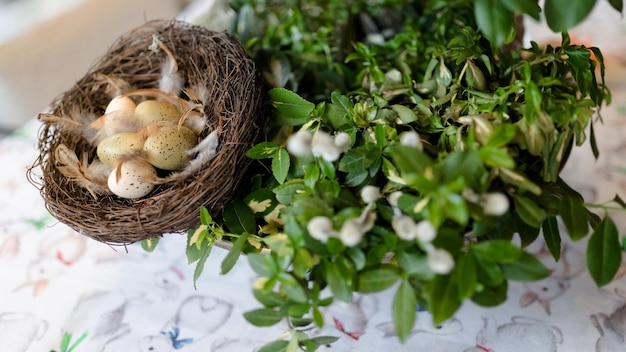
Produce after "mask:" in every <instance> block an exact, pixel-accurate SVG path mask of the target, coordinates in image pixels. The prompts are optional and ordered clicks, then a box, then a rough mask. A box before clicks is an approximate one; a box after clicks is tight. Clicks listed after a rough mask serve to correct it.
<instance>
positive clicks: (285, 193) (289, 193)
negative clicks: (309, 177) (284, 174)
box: [274, 179, 304, 205]
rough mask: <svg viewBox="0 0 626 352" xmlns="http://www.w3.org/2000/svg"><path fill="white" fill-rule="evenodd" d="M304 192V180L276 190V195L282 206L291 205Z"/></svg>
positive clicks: (290, 181) (298, 180) (292, 182)
mask: <svg viewBox="0 0 626 352" xmlns="http://www.w3.org/2000/svg"><path fill="white" fill-rule="evenodd" d="M302 190H304V180H302V179H295V180H289V181H287V182H285V183H283V184H282V185H280V186H278V187H276V188H274V194H276V200H277V201H278V202H280V203H281V204H285V205H291V203H292V202H293V201H294V200H295V198H296V197H297V196H298V194H299V192H300V191H302Z"/></svg>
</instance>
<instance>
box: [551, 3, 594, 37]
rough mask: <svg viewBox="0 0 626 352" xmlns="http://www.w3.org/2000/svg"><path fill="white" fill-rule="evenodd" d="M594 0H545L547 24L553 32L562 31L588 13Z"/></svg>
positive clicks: (572, 25)
mask: <svg viewBox="0 0 626 352" xmlns="http://www.w3.org/2000/svg"><path fill="white" fill-rule="evenodd" d="M595 3H596V0H546V2H545V4H544V12H545V16H546V21H547V22H548V26H549V27H550V29H551V30H552V31H554V32H557V33H558V32H564V31H567V30H568V29H570V28H572V27H574V26H575V25H577V24H579V23H580V22H581V21H582V20H583V19H585V18H586V17H587V15H589V13H590V12H591V9H593V6H594V5H595Z"/></svg>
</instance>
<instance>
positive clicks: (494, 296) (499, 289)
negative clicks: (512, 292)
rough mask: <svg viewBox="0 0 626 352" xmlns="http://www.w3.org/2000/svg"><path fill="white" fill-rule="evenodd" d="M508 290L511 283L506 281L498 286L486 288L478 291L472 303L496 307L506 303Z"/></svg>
mask: <svg viewBox="0 0 626 352" xmlns="http://www.w3.org/2000/svg"><path fill="white" fill-rule="evenodd" d="M508 289H509V282H508V281H506V280H504V281H502V282H501V283H500V284H499V285H496V286H485V287H484V288H483V290H482V291H478V292H476V293H475V294H474V296H472V301H473V302H474V303H476V304H478V305H479V306H483V307H495V306H498V305H500V304H502V303H504V301H506V298H507V295H506V293H507V291H508Z"/></svg>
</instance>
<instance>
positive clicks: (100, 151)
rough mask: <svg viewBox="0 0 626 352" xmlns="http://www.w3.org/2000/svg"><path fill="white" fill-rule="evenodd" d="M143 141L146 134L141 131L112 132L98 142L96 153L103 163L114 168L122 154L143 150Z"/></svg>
mask: <svg viewBox="0 0 626 352" xmlns="http://www.w3.org/2000/svg"><path fill="white" fill-rule="evenodd" d="M145 141H146V136H145V135H144V134H143V133H136V132H122V133H118V134H114V135H112V136H110V137H107V138H105V139H103V140H102V141H100V143H98V147H97V148H96V154H97V155H98V159H100V161H102V162H103V163H104V164H105V165H107V166H109V167H111V168H114V167H116V166H117V164H118V162H119V160H120V158H121V157H122V156H124V155H128V154H130V153H132V152H135V151H141V150H143V145H144V143H145Z"/></svg>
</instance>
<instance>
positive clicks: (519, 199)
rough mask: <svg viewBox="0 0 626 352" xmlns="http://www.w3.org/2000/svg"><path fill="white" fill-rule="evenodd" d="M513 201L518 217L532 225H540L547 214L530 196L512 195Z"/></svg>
mask: <svg viewBox="0 0 626 352" xmlns="http://www.w3.org/2000/svg"><path fill="white" fill-rule="evenodd" d="M513 203H514V204H515V211H516V212H517V214H518V215H519V217H520V218H521V219H522V220H524V222H525V223H527V224H528V225H530V226H532V227H537V228H539V227H541V223H542V222H543V220H544V219H545V218H546V217H547V216H548V215H547V213H546V211H545V210H543V209H541V207H539V205H537V203H535V202H534V201H533V200H531V199H530V198H527V197H524V196H520V195H513Z"/></svg>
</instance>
